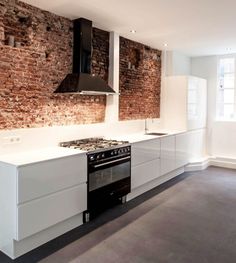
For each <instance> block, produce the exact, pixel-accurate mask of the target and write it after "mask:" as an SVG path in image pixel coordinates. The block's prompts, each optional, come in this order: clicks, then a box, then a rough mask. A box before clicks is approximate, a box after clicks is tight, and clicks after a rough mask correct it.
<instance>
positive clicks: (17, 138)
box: [3, 136, 21, 145]
mask: <svg viewBox="0 0 236 263" xmlns="http://www.w3.org/2000/svg"><path fill="white" fill-rule="evenodd" d="M20 142H21V138H20V136H8V137H4V138H3V143H4V144H5V145H6V144H16V143H20Z"/></svg>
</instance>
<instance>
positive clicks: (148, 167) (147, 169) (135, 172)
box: [131, 159, 160, 190]
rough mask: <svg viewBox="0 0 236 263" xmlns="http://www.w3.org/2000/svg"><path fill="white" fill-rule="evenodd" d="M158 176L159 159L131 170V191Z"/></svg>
mask: <svg viewBox="0 0 236 263" xmlns="http://www.w3.org/2000/svg"><path fill="white" fill-rule="evenodd" d="M159 176H160V159H156V160H154V161H151V162H147V163H145V164H141V165H138V166H136V167H132V168H131V190H132V189H135V188H137V187H139V186H141V185H143V184H145V183H147V182H149V181H152V180H154V179H156V178H158V177H159Z"/></svg>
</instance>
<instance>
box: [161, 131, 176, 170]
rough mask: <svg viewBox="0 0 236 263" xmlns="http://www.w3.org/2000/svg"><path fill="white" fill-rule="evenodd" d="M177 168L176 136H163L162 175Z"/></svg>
mask: <svg viewBox="0 0 236 263" xmlns="http://www.w3.org/2000/svg"><path fill="white" fill-rule="evenodd" d="M173 170H175V136H168V137H163V138H161V175H164V174H167V173H169V172H171V171H173Z"/></svg>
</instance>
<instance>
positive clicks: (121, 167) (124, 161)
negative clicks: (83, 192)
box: [88, 156, 131, 192]
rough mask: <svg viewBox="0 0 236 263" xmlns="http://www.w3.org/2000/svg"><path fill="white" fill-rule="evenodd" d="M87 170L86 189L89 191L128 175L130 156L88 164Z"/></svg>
mask: <svg viewBox="0 0 236 263" xmlns="http://www.w3.org/2000/svg"><path fill="white" fill-rule="evenodd" d="M88 171H89V172H88V190H89V192H91V191H94V190H97V189H99V188H102V187H104V186H107V185H110V184H113V183H115V182H118V181H120V180H122V179H125V178H128V177H130V176H131V157H130V156H125V157H122V158H119V159H113V160H109V161H105V162H102V163H96V164H89V169H88Z"/></svg>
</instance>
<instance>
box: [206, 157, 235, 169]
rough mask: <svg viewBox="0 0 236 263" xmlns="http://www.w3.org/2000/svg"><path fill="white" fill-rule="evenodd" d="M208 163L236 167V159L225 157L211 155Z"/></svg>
mask: <svg viewBox="0 0 236 263" xmlns="http://www.w3.org/2000/svg"><path fill="white" fill-rule="evenodd" d="M210 165H212V166H217V167H223V168H229V169H236V159H232V158H225V157H211V158H210Z"/></svg>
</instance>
